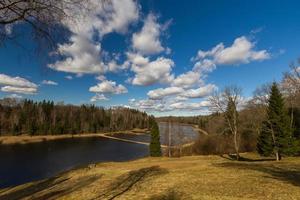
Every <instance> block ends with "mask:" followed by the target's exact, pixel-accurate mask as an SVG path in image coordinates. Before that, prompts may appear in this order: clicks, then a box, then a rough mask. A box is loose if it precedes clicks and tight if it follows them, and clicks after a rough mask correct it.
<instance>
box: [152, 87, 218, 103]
mask: <svg viewBox="0 0 300 200" xmlns="http://www.w3.org/2000/svg"><path fill="white" fill-rule="evenodd" d="M216 88H217V87H216V86H215V85H213V84H208V85H205V86H202V87H199V88H196V89H188V90H185V89H184V88H182V87H167V88H158V89H155V90H150V91H149V92H148V93H147V95H148V97H149V98H150V99H154V100H161V99H164V98H165V97H169V96H175V95H177V97H176V98H175V99H177V100H184V99H186V100H187V99H189V98H203V97H206V96H208V95H210V94H211V93H212V92H213V91H214V90H215V89H216Z"/></svg>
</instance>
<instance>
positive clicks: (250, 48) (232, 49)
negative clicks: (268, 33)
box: [193, 36, 271, 65]
mask: <svg viewBox="0 0 300 200" xmlns="http://www.w3.org/2000/svg"><path fill="white" fill-rule="evenodd" d="M254 48H255V43H254V42H251V41H250V40H248V39H247V38H246V37H245V36H242V37H239V38H236V39H235V40H234V42H233V44H232V45H231V46H229V47H225V46H224V44H223V43H220V44H218V45H217V46H215V47H214V48H212V49H211V50H209V51H202V50H199V51H198V53H197V56H196V57H195V58H193V60H194V61H197V60H203V59H205V58H208V59H210V60H211V61H212V62H213V63H214V64H216V65H218V64H219V65H238V64H243V63H249V62H251V61H262V60H266V59H269V58H270V57H271V55H270V53H269V52H267V50H258V51H257V50H255V49H254Z"/></svg>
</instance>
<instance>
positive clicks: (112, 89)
mask: <svg viewBox="0 0 300 200" xmlns="http://www.w3.org/2000/svg"><path fill="white" fill-rule="evenodd" d="M89 91H90V92H95V93H110V94H123V93H127V92H128V90H127V88H126V87H124V86H123V85H121V84H119V85H117V84H116V82H114V81H108V80H104V81H103V82H101V83H98V84H97V85H95V86H92V87H90V89H89Z"/></svg>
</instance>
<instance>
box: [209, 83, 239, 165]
mask: <svg viewBox="0 0 300 200" xmlns="http://www.w3.org/2000/svg"><path fill="white" fill-rule="evenodd" d="M241 93H242V91H241V89H240V88H238V87H236V86H231V87H226V88H225V89H224V90H223V91H222V92H221V93H216V94H214V95H213V96H211V97H210V99H209V100H210V103H211V109H212V111H214V112H221V113H224V117H225V121H226V125H227V126H228V128H229V131H230V134H231V135H232V136H233V143H234V149H235V153H236V159H237V160H239V157H240V155H239V145H240V139H239V137H240V135H239V132H238V111H237V108H238V106H239V105H240V104H241V101H242V98H241Z"/></svg>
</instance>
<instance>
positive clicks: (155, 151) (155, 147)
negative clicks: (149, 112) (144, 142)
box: [150, 119, 161, 157]
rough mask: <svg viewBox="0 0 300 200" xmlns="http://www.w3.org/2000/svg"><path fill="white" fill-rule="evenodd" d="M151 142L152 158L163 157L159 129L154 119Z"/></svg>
mask: <svg viewBox="0 0 300 200" xmlns="http://www.w3.org/2000/svg"><path fill="white" fill-rule="evenodd" d="M151 125H152V126H151V142H150V156H153V157H159V156H161V147H160V141H159V139H160V137H159V128H158V125H157V123H156V121H155V120H154V119H152V120H151Z"/></svg>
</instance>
